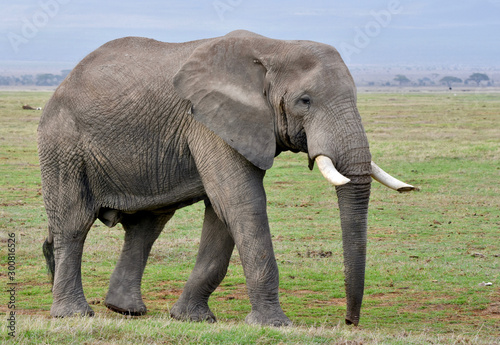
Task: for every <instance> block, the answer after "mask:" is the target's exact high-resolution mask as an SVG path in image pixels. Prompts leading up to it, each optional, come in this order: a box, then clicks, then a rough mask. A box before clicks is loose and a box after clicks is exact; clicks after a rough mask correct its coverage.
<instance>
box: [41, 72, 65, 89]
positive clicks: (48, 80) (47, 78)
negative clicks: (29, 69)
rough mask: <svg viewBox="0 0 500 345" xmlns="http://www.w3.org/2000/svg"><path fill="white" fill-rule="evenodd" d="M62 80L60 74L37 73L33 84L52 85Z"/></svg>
mask: <svg viewBox="0 0 500 345" xmlns="http://www.w3.org/2000/svg"><path fill="white" fill-rule="evenodd" d="M62 80H63V78H62V76H60V75H54V74H51V73H45V74H38V75H37V76H36V82H35V84H36V85H38V86H54V85H59V83H60V82H61V81H62Z"/></svg>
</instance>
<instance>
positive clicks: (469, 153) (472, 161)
mask: <svg viewBox="0 0 500 345" xmlns="http://www.w3.org/2000/svg"><path fill="white" fill-rule="evenodd" d="M50 96H51V92H13V91H10V92H9V91H2V92H0V231H1V232H0V248H1V267H0V278H1V287H2V289H1V291H0V313H1V315H2V316H1V320H0V332H1V333H0V341H1V342H2V343H7V342H9V343H12V344H132V343H134V344H138V343H139V344H140V343H144V344H500V241H499V238H500V210H499V205H500V93H495V92H491V91H488V89H487V88H485V89H478V90H476V91H475V90H470V91H468V92H463V91H457V92H455V93H454V92H453V91H452V92H442V93H427V92H422V91H421V92H401V91H398V92H393V93H361V94H359V97H358V107H359V110H360V113H361V116H362V118H363V122H364V126H365V129H366V131H367V135H368V138H369V140H370V146H371V151H372V155H373V159H374V160H375V161H376V162H377V163H378V164H379V165H380V166H381V167H383V168H384V169H385V170H386V171H389V172H391V173H392V174H393V175H394V176H396V177H397V178H399V179H401V180H404V181H405V182H407V183H411V184H413V185H416V186H418V187H420V191H419V192H414V193H408V194H399V193H397V192H394V191H392V190H388V189H386V188H385V187H383V186H382V185H380V184H378V183H376V182H374V183H373V185H372V198H371V203H370V212H369V227H368V241H369V245H368V258H367V270H366V284H365V299H364V302H363V303H364V304H363V308H362V319H361V322H360V326H359V327H352V326H346V325H344V321H343V320H344V314H345V293H344V286H343V285H344V282H343V266H342V243H341V232H340V220H339V214H338V209H337V200H336V195H335V189H334V187H332V186H329V185H328V183H327V182H326V181H325V180H324V179H323V178H322V176H321V174H320V173H319V171H318V170H317V169H315V170H314V171H312V172H311V171H309V170H308V168H307V157H306V155H304V154H291V153H290V154H288V153H287V154H282V155H280V156H279V157H278V158H276V160H275V163H274V166H273V168H272V169H270V170H269V171H268V173H267V175H266V178H265V184H266V190H267V195H268V204H269V205H268V206H269V207H268V212H269V218H270V224H271V231H272V234H273V243H274V247H275V252H276V257H277V260H278V266H279V269H280V299H281V303H282V306H283V309H284V311H285V313H287V315H288V316H289V317H290V318H291V319H292V321H293V322H294V326H293V327H286V328H270V327H256V326H248V325H246V324H245V323H244V318H245V316H246V315H247V314H248V312H249V311H250V304H249V301H248V297H247V294H246V288H245V279H244V276H243V270H242V266H241V263H240V260H239V257H238V254H237V251H235V252H234V254H233V258H232V260H231V264H230V267H229V271H228V274H227V276H226V278H225V279H224V281H223V282H222V284H221V285H220V287H219V288H218V289H217V290H216V291H215V293H214V294H213V296H212V297H211V299H210V302H209V304H210V307H211V309H212V311H213V312H214V313H215V315H216V316H217V318H218V323H217V324H206V323H183V322H178V321H174V320H172V319H171V318H170V317H169V308H171V307H172V305H173V304H174V303H175V301H176V300H177V298H178V297H179V295H180V293H181V291H182V288H183V285H184V282H185V281H186V280H187V278H188V275H189V273H190V271H191V269H192V268H193V266H194V262H195V258H196V254H197V248H198V244H199V237H200V229H201V224H202V216H203V207H202V205H201V204H200V203H199V204H195V205H193V206H190V207H187V208H185V209H182V210H180V211H178V212H177V214H176V215H175V217H174V218H173V219H172V220H171V222H170V223H169V224H168V225H167V227H166V228H165V230H164V231H163V233H162V234H161V236H160V238H159V239H158V240H157V242H156V243H155V245H154V247H153V249H152V252H151V255H150V258H149V261H148V265H147V267H146V271H145V274H144V279H143V283H142V291H143V296H144V301H145V303H146V305H147V307H148V310H149V312H148V314H147V315H146V316H143V317H127V316H122V315H118V314H115V313H113V312H111V311H108V310H107V309H106V307H105V306H104V305H103V301H104V297H105V295H106V292H107V287H108V282H109V278H110V275H111V272H112V270H113V268H114V266H115V264H116V261H117V259H118V255H119V252H120V250H121V245H122V243H123V236H124V232H123V230H122V228H121V227H120V226H119V225H118V226H116V227H114V228H107V227H105V226H104V225H103V224H101V223H99V222H96V224H95V225H94V226H93V228H92V229H91V231H90V233H89V235H88V237H87V241H86V245H85V253H84V258H83V263H82V276H83V284H84V291H85V295H86V297H87V300H88V301H89V303H90V304H91V305H92V308H93V309H94V311H95V312H96V316H95V317H93V318H80V317H77V318H66V319H52V318H51V317H50V315H49V314H50V312H49V311H50V306H51V303H52V294H51V285H50V282H49V278H48V276H47V271H46V268H45V262H44V258H43V255H42V249H41V247H42V243H43V241H44V239H45V236H46V235H47V218H46V215H45V211H44V206H43V200H42V195H41V184H40V171H39V169H40V167H39V163H38V158H37V146H36V128H37V124H38V120H39V118H40V115H41V112H40V111H35V110H23V109H22V105H23V104H30V105H32V106H35V107H37V106H43V105H44V104H45V103H46V102H47V100H48V99H49V98H50ZM9 234H15V238H16V265H15V274H16V275H15V281H16V282H17V286H16V297H15V307H16V309H15V312H16V315H15V317H16V325H15V327H16V333H15V337H11V336H9V335H8V332H9V330H8V329H7V326H8V321H7V318H8V317H9V315H10V312H11V311H12V309H9V308H8V302H9V301H10V295H9V293H8V292H7V289H8V287H7V286H8V285H7V282H8V271H9V267H8V260H7V253H8V249H7V248H8V238H9ZM488 283H491V284H488Z"/></svg>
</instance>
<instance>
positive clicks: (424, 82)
mask: <svg viewBox="0 0 500 345" xmlns="http://www.w3.org/2000/svg"><path fill="white" fill-rule="evenodd" d="M433 84H434V82H433V81H432V80H431V79H429V78H427V77H425V78H422V79H419V80H418V85H419V86H426V85H433Z"/></svg>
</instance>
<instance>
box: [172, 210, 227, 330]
mask: <svg viewBox="0 0 500 345" xmlns="http://www.w3.org/2000/svg"><path fill="white" fill-rule="evenodd" d="M233 249H234V241H233V238H232V237H231V235H230V234H229V231H228V229H227V227H226V225H225V224H224V223H223V222H221V220H220V219H219V218H218V217H217V215H216V214H215V212H214V210H213V208H212V205H211V204H210V203H209V202H206V208H205V220H204V222H203V231H202V234H201V241H200V248H199V250H198V257H197V258H196V264H195V266H194V269H193V272H192V273H191V275H190V276H189V279H188V281H187V283H186V286H185V288H184V290H183V292H182V295H181V297H180V298H179V300H178V301H177V303H175V305H174V306H173V307H172V309H171V310H170V315H171V316H172V317H173V318H175V319H178V320H188V321H207V322H215V320H216V319H215V316H214V314H213V313H212V312H211V311H210V308H209V307H208V298H209V297H210V295H211V294H212V292H214V290H215V289H216V288H217V286H219V284H220V283H221V281H222V280H223V279H224V277H225V275H226V272H227V268H228V266H229V260H230V258H231V254H232V253H233Z"/></svg>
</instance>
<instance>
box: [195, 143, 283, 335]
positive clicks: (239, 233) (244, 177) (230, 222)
mask: <svg viewBox="0 0 500 345" xmlns="http://www.w3.org/2000/svg"><path fill="white" fill-rule="evenodd" d="M203 144H204V145H203V147H202V148H200V147H198V146H195V147H193V148H192V152H193V153H194V157H195V161H196V165H197V167H198V171H199V172H200V176H201V178H202V180H203V185H204V187H205V191H206V192H207V195H208V197H209V199H210V202H211V203H212V206H213V208H214V211H215V213H216V214H217V216H218V217H219V219H221V221H222V222H223V223H224V224H226V226H227V228H228V229H229V232H230V234H231V236H232V238H233V240H234V242H235V244H236V247H237V249H238V252H239V254H240V258H241V262H242V265H243V269H244V272H245V278H246V281H247V288H248V294H249V297H250V303H251V304H252V311H251V313H250V314H249V315H248V316H247V318H246V321H247V322H248V323H250V324H261V325H275V326H281V325H289V324H291V321H290V319H288V318H287V317H286V315H285V314H284V313H283V310H282V309H281V306H280V303H279V299H278V292H279V291H278V288H279V274H278V266H277V264H276V259H275V257H274V252H273V245H272V242H271V233H270V230H269V222H268V218H267V210H266V207H267V205H266V195H265V191H264V185H263V179H264V175H265V171H263V170H260V169H259V168H257V167H255V166H254V165H253V164H252V163H250V162H249V161H247V160H246V159H245V158H243V156H241V155H240V154H239V153H237V152H236V151H234V150H232V149H231V148H229V147H227V145H225V144H224V143H223V142H222V141H221V139H220V138H217V137H215V136H212V137H211V138H209V139H208V140H207V141H204V142H203ZM210 145H213V147H211V146H210ZM207 149H208V150H211V151H210V152H209V153H210V154H209V155H208V156H209V157H210V158H211V159H207V158H206V157H207V154H206V152H207V151H206V150H207ZM198 150H199V152H198ZM198 153H200V155H199V156H198Z"/></svg>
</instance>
